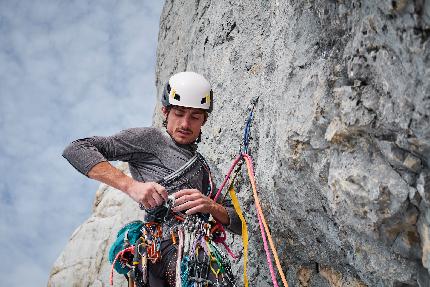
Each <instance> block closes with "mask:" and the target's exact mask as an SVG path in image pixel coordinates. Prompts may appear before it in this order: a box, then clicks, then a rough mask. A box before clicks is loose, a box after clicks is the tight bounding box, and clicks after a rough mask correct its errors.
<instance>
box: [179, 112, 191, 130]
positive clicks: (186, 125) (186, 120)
mask: <svg viewBox="0 0 430 287" xmlns="http://www.w3.org/2000/svg"><path fill="white" fill-rule="evenodd" d="M190 127H191V117H190V115H185V116H184V117H182V121H181V128H182V129H184V130H189V129H190Z"/></svg>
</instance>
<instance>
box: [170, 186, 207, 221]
mask: <svg viewBox="0 0 430 287" xmlns="http://www.w3.org/2000/svg"><path fill="white" fill-rule="evenodd" d="M174 196H175V207H174V208H173V209H172V210H173V212H178V211H183V210H186V209H188V210H187V211H186V212H185V213H186V214H188V215H190V214H195V213H197V212H202V213H212V210H213V207H214V205H215V202H214V201H213V200H212V199H210V198H209V197H207V196H205V195H204V194H203V193H201V192H200V191H199V190H197V189H182V190H180V191H178V192H175V193H174Z"/></svg>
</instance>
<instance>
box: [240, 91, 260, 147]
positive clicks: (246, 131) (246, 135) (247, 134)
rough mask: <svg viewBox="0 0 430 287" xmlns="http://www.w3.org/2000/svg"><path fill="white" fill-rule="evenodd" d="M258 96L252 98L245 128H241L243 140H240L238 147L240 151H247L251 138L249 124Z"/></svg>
mask: <svg viewBox="0 0 430 287" xmlns="http://www.w3.org/2000/svg"><path fill="white" fill-rule="evenodd" d="M258 99H259V97H257V98H255V99H254V100H252V102H251V103H252V107H251V111H250V112H249V116H248V118H247V120H246V124H245V129H244V130H243V141H242V148H241V149H240V153H241V154H242V153H249V141H250V138H251V124H252V119H253V118H254V108H255V105H256V104H257V102H258Z"/></svg>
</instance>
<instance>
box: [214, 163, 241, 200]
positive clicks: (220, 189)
mask: <svg viewBox="0 0 430 287" xmlns="http://www.w3.org/2000/svg"><path fill="white" fill-rule="evenodd" d="M241 159H242V156H241V155H238V156H237V157H236V158H235V160H234V161H233V164H232V165H231V167H230V169H229V171H228V172H227V175H226V176H225V178H224V181H223V183H222V184H221V186H220V187H219V188H218V191H217V193H216V195H215V197H214V201H215V202H216V200H217V199H218V197H219V196H220V194H221V192H222V190H223V189H224V186H225V185H226V184H227V181H228V180H229V178H230V175H231V173H232V172H233V169H234V167H235V166H236V165H237V163H238V162H239V161H240V160H241ZM211 195H212V194H211Z"/></svg>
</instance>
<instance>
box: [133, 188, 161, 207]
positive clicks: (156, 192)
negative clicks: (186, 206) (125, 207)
mask: <svg viewBox="0 0 430 287" xmlns="http://www.w3.org/2000/svg"><path fill="white" fill-rule="evenodd" d="M142 186H144V189H143V190H139V192H138V193H139V194H140V195H139V200H138V202H140V203H142V204H143V206H144V207H145V208H154V207H157V206H160V205H162V204H163V203H164V201H166V200H167V192H166V189H165V188H164V187H163V186H161V185H160V184H158V183H156V182H147V183H143V185H142Z"/></svg>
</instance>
